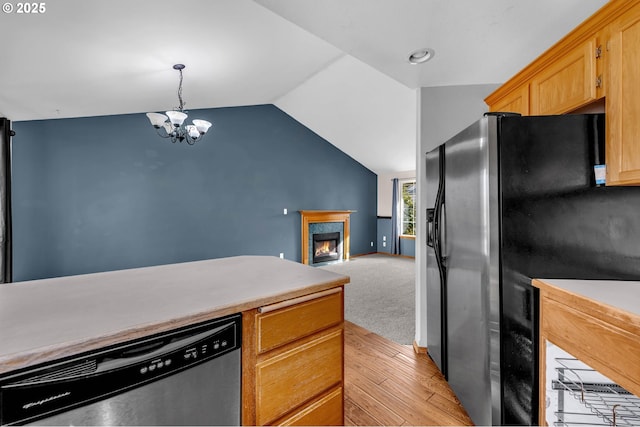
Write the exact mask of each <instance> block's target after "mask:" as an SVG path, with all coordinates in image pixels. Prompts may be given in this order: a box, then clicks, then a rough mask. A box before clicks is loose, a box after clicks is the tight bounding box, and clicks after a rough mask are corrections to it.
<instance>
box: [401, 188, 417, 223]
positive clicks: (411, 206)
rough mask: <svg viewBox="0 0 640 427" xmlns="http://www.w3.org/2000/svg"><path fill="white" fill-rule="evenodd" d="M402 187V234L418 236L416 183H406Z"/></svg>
mask: <svg viewBox="0 0 640 427" xmlns="http://www.w3.org/2000/svg"><path fill="white" fill-rule="evenodd" d="M401 186H402V233H401V234H403V235H409V236H415V234H416V182H415V181H404V182H402V183H401Z"/></svg>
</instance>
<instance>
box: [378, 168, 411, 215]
mask: <svg viewBox="0 0 640 427" xmlns="http://www.w3.org/2000/svg"><path fill="white" fill-rule="evenodd" d="M415 177H416V171H415V170H410V171H404V172H393V173H382V174H378V216H388V217H390V216H391V199H392V198H393V183H392V182H391V181H392V180H393V178H400V179H403V178H404V179H415Z"/></svg>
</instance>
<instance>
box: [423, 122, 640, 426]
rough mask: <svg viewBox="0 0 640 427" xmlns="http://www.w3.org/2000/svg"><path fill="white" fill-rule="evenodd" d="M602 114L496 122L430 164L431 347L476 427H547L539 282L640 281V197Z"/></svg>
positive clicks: (457, 140)
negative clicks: (624, 174)
mask: <svg viewBox="0 0 640 427" xmlns="http://www.w3.org/2000/svg"><path fill="white" fill-rule="evenodd" d="M604 137H605V132H604V115H603V114H588V115H563V116H538V117H535V116H528V117H521V116H519V115H516V114H508V113H505V114H487V115H485V117H483V118H481V119H480V120H478V121H477V122H475V123H474V124H472V125H471V126H469V127H468V128H467V129H465V130H463V131H462V132H460V133H459V134H458V135H456V136H454V137H453V138H451V139H450V140H449V141H447V142H445V143H444V144H442V145H441V146H439V147H437V148H436V149H434V150H432V151H430V152H429V153H427V155H426V175H427V185H426V189H425V190H424V191H426V200H427V208H428V209H427V245H428V247H427V251H426V258H427V259H426V262H427V274H426V281H427V283H426V287H427V348H428V352H429V355H430V356H431V358H432V359H433V360H434V361H435V362H436V364H437V365H438V367H439V368H440V369H441V370H442V372H443V373H444V374H445V376H446V378H447V380H448V382H449V384H450V385H451V387H452V389H453V391H454V392H455V393H456V395H457V396H458V398H459V399H460V401H461V403H462V404H463V406H464V407H465V409H466V410H467V412H468V413H469V415H470V417H471V419H472V420H473V421H474V423H475V424H477V425H538V419H537V418H538V415H537V407H538V398H537V396H538V360H537V355H538V330H537V327H538V294H537V291H536V290H534V288H533V287H532V286H531V284H530V281H531V278H534V277H538V278H576V279H623V280H639V279H640V187H607V186H606V185H603V184H602V183H601V182H600V179H599V178H598V179H596V176H597V175H598V174H597V173H596V171H602V165H604V164H605V158H604Z"/></svg>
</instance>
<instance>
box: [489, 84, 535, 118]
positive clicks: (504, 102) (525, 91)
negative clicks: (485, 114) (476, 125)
mask: <svg viewBox="0 0 640 427" xmlns="http://www.w3.org/2000/svg"><path fill="white" fill-rule="evenodd" d="M490 110H491V111H500V112H503V113H520V114H522V115H523V116H528V115H529V84H528V83H526V84H523V85H522V86H520V87H519V88H517V89H515V90H513V91H511V92H509V93H507V94H506V96H505V97H503V98H501V99H499V100H497V101H496V102H495V103H494V104H492V105H491V108H490Z"/></svg>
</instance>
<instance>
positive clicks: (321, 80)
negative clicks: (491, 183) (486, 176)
mask: <svg viewBox="0 0 640 427" xmlns="http://www.w3.org/2000/svg"><path fill="white" fill-rule="evenodd" d="M604 3H606V1H605V0H536V1H525V0H182V1H180V2H177V1H175V0H173V1H172V0H133V1H132V0H109V1H96V0H55V1H49V2H43V3H42V4H44V6H45V10H44V12H43V13H38V14H35V13H31V14H25V13H17V5H18V3H10V4H12V5H13V6H14V10H13V11H12V13H7V12H6V11H5V12H3V13H1V14H0V39H1V40H3V42H4V43H3V47H2V54H1V58H2V59H1V60H0V115H2V116H6V117H8V118H9V119H11V120H14V121H23V120H37V119H55V118H65V117H83V116H95V115H111V114H124V113H140V112H147V111H163V110H166V109H170V108H173V107H175V106H176V104H177V98H176V92H175V91H176V88H177V81H178V75H177V72H176V71H175V70H173V69H172V65H173V64H176V63H183V64H185V65H186V66H187V68H186V69H185V71H184V92H183V96H184V99H185V101H186V103H187V105H186V108H188V109H197V108H213V107H227V106H241V105H255V104H266V103H273V104H275V105H277V106H278V107H279V108H281V109H282V110H284V111H285V112H287V113H288V114H289V115H291V116H292V117H294V118H295V119H297V120H299V121H300V122H302V123H303V124H305V125H307V126H308V127H310V128H311V129H312V130H314V131H315V132H316V133H318V134H319V135H320V136H322V137H324V138H325V139H327V140H328V141H329V142H331V143H332V144H334V145H336V146H337V147H338V148H340V149H341V150H342V151H344V152H346V153H347V154H349V155H351V156H352V157H354V158H355V159H356V160H358V161H359V162H360V163H362V164H363V165H365V166H366V167H368V168H369V169H371V170H373V171H374V172H376V173H388V172H393V171H406V170H411V169H413V168H414V167H415V144H416V102H417V92H416V89H417V88H419V87H429V86H448V85H467V84H488V83H501V82H503V81H505V80H507V79H508V78H509V77H510V76H512V75H513V74H515V73H516V72H517V71H518V70H519V69H521V68H522V67H524V66H525V65H526V64H527V63H529V62H530V61H531V60H533V59H534V58H535V57H536V56H538V55H539V54H540V53H542V52H543V51H544V50H546V49H547V48H548V47H550V46H551V45H552V44H553V43H555V42H556V41H557V40H559V39H560V38H561V37H562V36H563V35H564V34H566V33H567V32H569V31H570V30H571V29H572V28H574V27H575V26H576V25H577V24H579V23H580V22H581V21H583V20H584V19H585V18H586V17H588V16H589V15H591V14H592V13H593V12H594V11H595V10H597V9H598V8H599V7H601V6H602V5H603V4H604ZM6 4H7V3H5V5H6ZM422 47H429V48H432V49H434V51H435V55H434V56H433V58H432V59H431V60H430V61H429V62H427V63H425V64H421V65H412V64H409V63H408V61H407V56H408V54H409V53H410V52H411V51H413V50H415V49H418V48H422ZM214 126H215V123H214ZM213 131H214V133H213V135H215V129H213ZM209 141H210V143H214V142H213V141H214V138H210V139H209Z"/></svg>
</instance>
